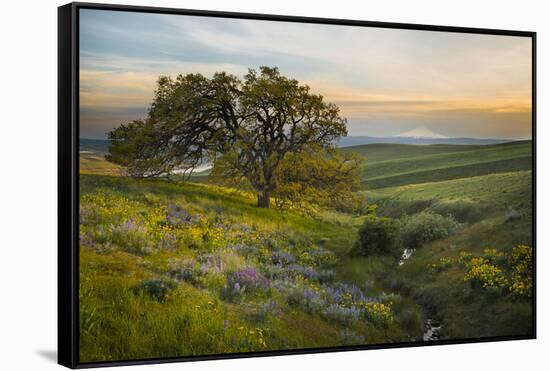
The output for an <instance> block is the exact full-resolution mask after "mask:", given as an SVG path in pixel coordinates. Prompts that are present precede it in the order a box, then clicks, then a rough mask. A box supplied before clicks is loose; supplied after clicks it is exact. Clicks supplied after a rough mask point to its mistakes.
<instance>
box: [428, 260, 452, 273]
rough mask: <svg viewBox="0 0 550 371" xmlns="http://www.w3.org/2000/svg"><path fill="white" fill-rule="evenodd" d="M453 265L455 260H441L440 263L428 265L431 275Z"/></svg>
mask: <svg viewBox="0 0 550 371" xmlns="http://www.w3.org/2000/svg"><path fill="white" fill-rule="evenodd" d="M452 265H453V260H452V259H449V258H439V262H438V263H431V264H428V272H429V273H430V274H436V273H439V272H442V271H444V270H447V269H449V268H451V266H452Z"/></svg>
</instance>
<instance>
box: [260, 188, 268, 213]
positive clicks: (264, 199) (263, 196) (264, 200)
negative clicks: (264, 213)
mask: <svg viewBox="0 0 550 371" xmlns="http://www.w3.org/2000/svg"><path fill="white" fill-rule="evenodd" d="M258 206H259V207H263V208H266V209H269V206H270V194H269V191H268V190H263V191H262V192H259V193H258Z"/></svg>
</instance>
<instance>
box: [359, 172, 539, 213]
mask: <svg viewBox="0 0 550 371" xmlns="http://www.w3.org/2000/svg"><path fill="white" fill-rule="evenodd" d="M531 184H532V173H531V171H516V172H510V173H501V174H490V175H485V176H476V177H467V178H462V179H455V180H448V181H442V182H434V183H425V184H411V185H405V186H399V187H389V188H383V189H376V190H369V191H366V192H365V194H366V195H367V197H368V198H369V199H370V200H371V202H375V203H377V204H379V206H380V208H381V211H382V212H383V213H384V214H386V215H391V216H399V215H401V214H411V213H416V212H419V211H422V210H424V209H431V210H434V211H437V212H439V213H442V214H447V213H450V214H453V215H454V216H455V217H457V218H459V219H463V220H467V221H468V220H471V221H475V220H479V219H481V218H484V217H487V216H491V215H494V214H496V213H501V214H503V213H504V212H505V211H506V210H508V209H510V208H513V209H518V210H525V211H527V212H528V213H529V212H530V209H531V196H532V190H531Z"/></svg>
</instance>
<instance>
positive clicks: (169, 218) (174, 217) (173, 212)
mask: <svg viewBox="0 0 550 371" xmlns="http://www.w3.org/2000/svg"><path fill="white" fill-rule="evenodd" d="M164 220H165V221H166V222H167V223H169V224H173V225H177V224H183V225H189V224H192V223H193V222H195V221H196V217H194V216H192V215H191V214H190V213H189V212H188V211H187V210H185V209H183V208H182V207H181V206H179V205H176V204H168V211H167V213H166V217H165V218H164Z"/></svg>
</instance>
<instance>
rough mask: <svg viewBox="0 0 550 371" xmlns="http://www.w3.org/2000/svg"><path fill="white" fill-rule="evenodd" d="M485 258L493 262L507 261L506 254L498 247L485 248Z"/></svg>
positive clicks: (503, 262) (502, 263)
mask: <svg viewBox="0 0 550 371" xmlns="http://www.w3.org/2000/svg"><path fill="white" fill-rule="evenodd" d="M483 258H485V259H487V260H488V261H489V262H490V263H491V264H496V265H504V264H505V263H506V260H507V258H506V255H504V253H502V252H500V251H498V250H497V249H490V248H487V249H483Z"/></svg>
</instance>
